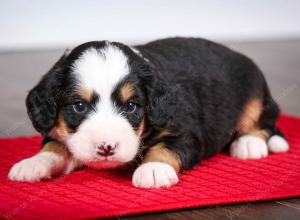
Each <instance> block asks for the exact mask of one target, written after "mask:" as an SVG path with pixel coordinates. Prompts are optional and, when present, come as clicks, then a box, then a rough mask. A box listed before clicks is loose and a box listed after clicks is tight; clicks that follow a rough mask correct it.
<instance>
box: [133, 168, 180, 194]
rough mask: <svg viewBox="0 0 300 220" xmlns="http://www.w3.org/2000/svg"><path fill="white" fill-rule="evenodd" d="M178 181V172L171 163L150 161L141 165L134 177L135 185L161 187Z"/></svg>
mask: <svg viewBox="0 0 300 220" xmlns="http://www.w3.org/2000/svg"><path fill="white" fill-rule="evenodd" d="M177 182H178V177H177V174H176V172H175V170H174V168H173V167H171V166H170V165H169V164H166V163H161V162H148V163H144V164H142V165H141V166H139V167H138V168H137V169H136V170H135V172H134V174H133V177H132V183H133V185H134V186H135V187H141V188H159V187H169V186H172V185H174V184H176V183H177Z"/></svg>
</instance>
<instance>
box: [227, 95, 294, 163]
mask: <svg viewBox="0 0 300 220" xmlns="http://www.w3.org/2000/svg"><path fill="white" fill-rule="evenodd" d="M278 114H279V109H278V107H277V105H276V104H275V103H274V102H273V101H272V102H267V104H266V105H265V106H264V105H263V101H262V100H261V99H252V100H250V101H249V102H248V103H247V104H246V106H245V108H244V111H243V112H242V114H241V117H240V119H239V122H238V125H237V135H238V138H237V139H236V140H235V141H234V142H233V143H232V144H231V146H230V154H231V156H233V157H237V158H240V159H259V158H262V157H266V156H267V155H268V152H269V151H271V152H285V151H287V150H288V148H289V145H288V143H287V141H286V140H285V139H284V138H283V135H282V134H281V132H280V131H279V129H278V128H276V125H275V122H276V120H277V118H278Z"/></svg>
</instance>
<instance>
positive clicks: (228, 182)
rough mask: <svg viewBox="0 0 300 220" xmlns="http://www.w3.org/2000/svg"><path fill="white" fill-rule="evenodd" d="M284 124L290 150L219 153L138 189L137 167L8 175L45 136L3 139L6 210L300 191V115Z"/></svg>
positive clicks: (0, 202)
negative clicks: (160, 183) (21, 177)
mask: <svg viewBox="0 0 300 220" xmlns="http://www.w3.org/2000/svg"><path fill="white" fill-rule="evenodd" d="M278 125H279V127H280V128H281V129H282V131H283V132H284V134H285V135H286V137H287V139H288V140H289V143H290V145H291V149H290V151H289V152H288V153H281V154H271V155H269V156H268V157H267V158H264V159H260V160H239V159H234V158H231V157H229V156H228V154H226V153H223V154H219V155H217V156H215V157H213V158H210V159H208V160H205V161H203V162H202V163H201V165H198V166H196V167H195V168H194V169H193V170H191V171H187V172H185V173H183V174H181V175H180V181H179V184H177V185H176V186H173V187H171V188H164V189H138V188H135V187H133V186H132V184H131V175H132V174H131V173H122V174H120V172H116V171H96V170H92V169H88V168H86V169H82V170H79V171H75V172H73V173H71V174H69V175H66V176H64V177H60V178H57V179H52V180H50V181H45V182H39V183H20V182H13V181H10V180H8V179H7V173H8V171H9V169H10V168H11V166H12V165H13V164H14V163H16V162H18V161H19V160H21V159H24V158H26V157H30V156H32V155H34V154H35V153H37V152H38V150H39V143H40V137H19V138H12V139H9V138H5V139H0V155H1V160H0V216H1V218H7V219H78V218H104V217H111V216H124V215H128V214H139V213H150V212H159V211H167V210H175V209H183V208H191V207H200V206H208V205H219V204H231V203H240V202H249V201H261V200H273V199H280V198H288V197H295V196H300V172H299V171H300V119H297V118H295V117H291V116H282V117H281V118H280V120H279V121H278Z"/></svg>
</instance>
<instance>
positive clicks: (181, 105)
mask: <svg viewBox="0 0 300 220" xmlns="http://www.w3.org/2000/svg"><path fill="white" fill-rule="evenodd" d="M113 44H114V45H115V46H117V47H119V48H120V49H121V50H122V51H123V52H124V53H125V54H126V56H127V57H128V60H129V66H130V71H131V73H130V74H129V75H128V76H127V77H126V78H125V79H124V80H123V82H120V85H121V84H122V83H124V82H132V83H133V84H134V85H135V88H136V91H137V92H136V96H135V97H134V99H133V101H134V102H136V103H137V104H138V110H137V111H136V112H135V113H134V114H130V115H126V117H127V118H128V120H129V122H130V123H131V124H132V126H133V127H135V128H136V127H138V125H139V123H140V122H141V120H142V119H143V118H144V117H146V118H147V120H148V121H149V128H148V129H149V130H151V133H150V134H149V135H148V136H147V137H146V138H145V139H144V140H143V142H144V145H145V146H147V147H148V148H150V147H151V146H153V144H155V143H157V142H164V143H165V144H166V146H167V147H168V148H169V149H171V150H172V151H174V152H176V153H177V154H178V155H179V157H180V160H181V165H182V169H183V170H184V169H189V168H192V167H193V166H194V165H195V164H197V163H198V162H199V161H200V160H201V159H202V158H206V157H209V156H212V155H215V154H216V153H218V152H220V151H221V150H222V148H223V147H224V146H226V145H228V144H229V143H230V142H231V141H232V139H233V138H234V137H235V134H236V133H235V127H236V124H237V120H238V117H239V115H240V114H241V112H242V110H243V108H244V106H245V104H246V103H247V102H248V101H249V100H251V99H252V98H259V99H261V100H263V104H264V107H265V108H264V112H263V114H262V116H261V119H260V126H261V128H262V129H267V130H268V131H269V132H270V134H281V133H280V131H279V130H278V129H277V128H276V127H275V121H276V119H277V118H278V114H279V109H278V106H277V105H276V103H275V102H274V101H273V99H272V97H271V95H270V92H269V90H268V87H267V84H266V82H265V79H264V77H263V75H262V73H261V71H260V70H259V68H258V67H257V66H256V65H255V64H254V63H253V62H252V61H251V60H250V59H249V58H247V57H245V56H244V55H242V54H239V53H237V52H234V51H232V50H230V49H228V48H226V47H224V46H222V45H220V44H216V43H213V42H210V41H207V40H203V39H195V38H169V39H164V40H158V41H154V42H151V43H148V44H146V45H141V46H136V48H137V49H138V50H139V51H140V53H141V55H142V56H139V55H138V54H136V53H134V52H133V51H132V50H131V49H130V48H129V47H127V46H125V45H123V44H121V43H113ZM104 45H105V42H103V41H101V42H89V43H86V44H83V45H81V46H79V47H77V48H75V49H74V50H73V51H72V52H71V54H70V55H68V56H67V55H63V57H62V58H61V59H60V60H59V61H58V62H57V63H56V64H55V66H54V67H53V68H52V69H51V70H50V71H49V72H48V73H47V74H46V75H45V76H44V77H43V78H42V80H41V81H40V83H39V84H38V85H37V86H36V87H35V88H33V89H32V90H31V91H30V93H29V95H28V97H27V101H26V103H27V108H28V113H29V116H30V118H31V120H32V122H33V125H34V127H35V128H36V129H37V130H38V131H39V132H41V133H42V134H43V135H44V136H45V138H47V134H48V132H49V131H50V130H51V129H52V128H53V127H54V125H55V120H56V118H57V115H58V113H59V112H61V113H62V114H63V116H64V119H65V120H66V122H67V124H68V126H69V127H70V128H71V129H72V130H73V131H74V132H76V128H77V127H78V125H79V124H80V123H81V121H82V120H84V118H85V117H86V114H88V112H89V111H93V103H88V104H89V111H87V113H86V114H83V115H81V116H78V114H74V112H73V110H72V104H73V103H74V102H75V101H76V100H77V99H78V97H76V92H75V91H76V80H74V79H73V78H72V73H71V70H70V68H69V67H70V66H71V64H72V62H74V60H76V59H77V58H78V56H79V55H80V54H81V53H82V51H84V50H86V49H88V48H90V47H94V48H98V49H101V48H102V47H103V46H104ZM120 85H119V86H120ZM116 91H117V88H116ZM62 94H63V95H62ZM100 99H101V97H100ZM112 99H114V101H115V103H117V105H118V106H119V109H120V111H122V108H123V107H122V104H121V103H120V101H119V100H118V98H117V94H116V93H115V94H113V95H112ZM98 101H99V97H97V95H96V97H95V100H94V101H93V102H94V103H96V102H98ZM163 130H169V131H171V135H169V136H167V137H163V138H162V139H160V140H157V139H155V138H154V137H155V136H156V135H157V134H158V133H159V132H160V131H163ZM146 150H147V149H146Z"/></svg>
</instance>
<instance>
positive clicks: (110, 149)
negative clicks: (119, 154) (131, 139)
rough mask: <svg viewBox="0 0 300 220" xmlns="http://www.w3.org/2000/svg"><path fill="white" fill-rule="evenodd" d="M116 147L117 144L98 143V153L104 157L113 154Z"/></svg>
mask: <svg viewBox="0 0 300 220" xmlns="http://www.w3.org/2000/svg"><path fill="white" fill-rule="evenodd" d="M116 147H117V144H115V145H113V146H112V145H110V144H106V143H105V142H104V143H102V144H100V145H97V149H98V152H97V153H98V154H99V155H101V156H103V157H107V156H112V155H114V153H115V149H116Z"/></svg>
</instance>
